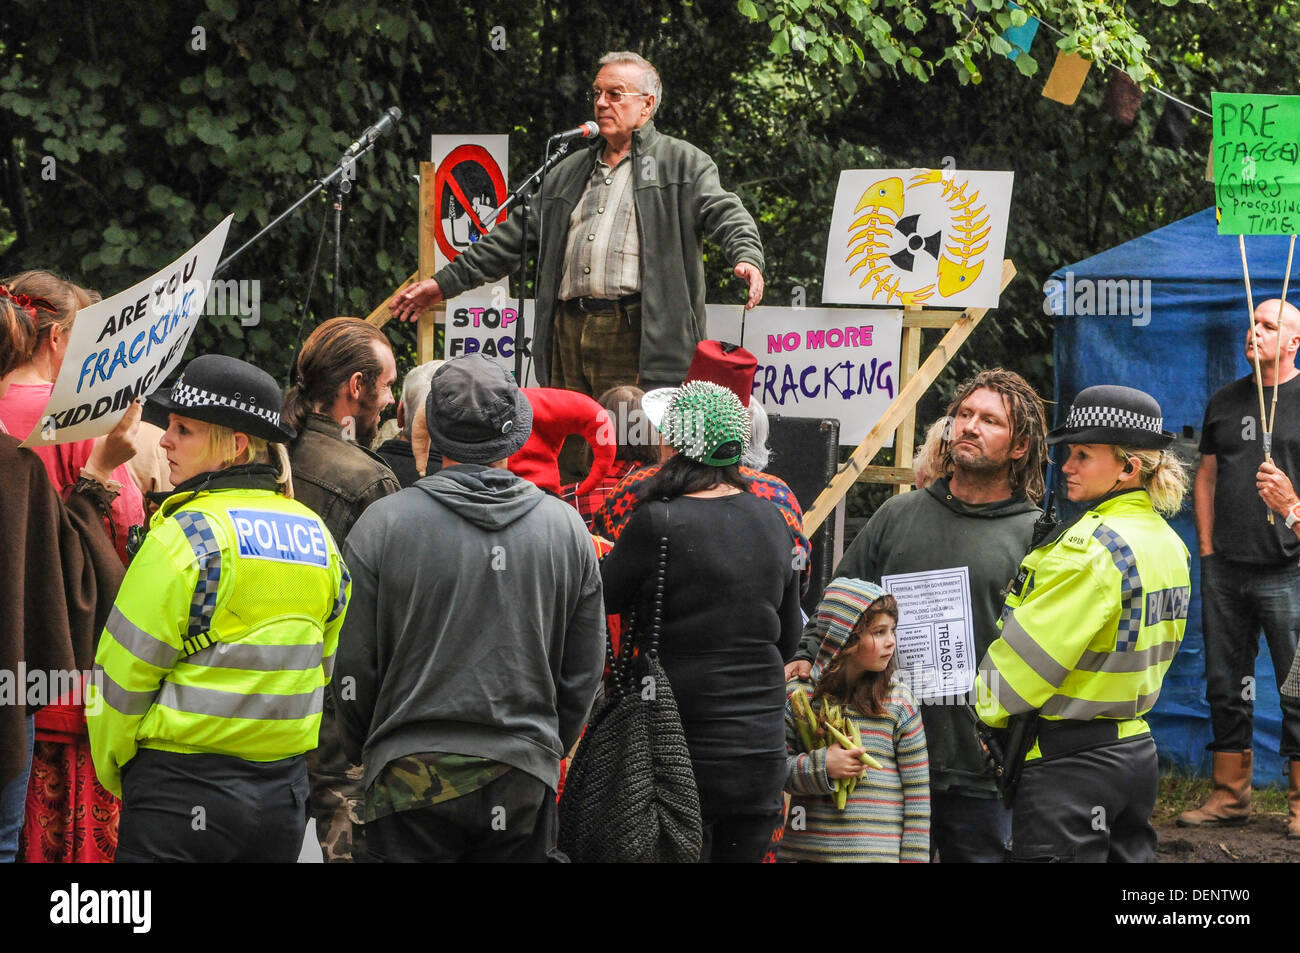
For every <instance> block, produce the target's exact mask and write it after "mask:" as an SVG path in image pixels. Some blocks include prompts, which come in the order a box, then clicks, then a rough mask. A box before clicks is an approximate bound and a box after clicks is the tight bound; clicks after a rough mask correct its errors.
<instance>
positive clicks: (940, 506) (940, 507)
mask: <svg viewBox="0 0 1300 953" xmlns="http://www.w3.org/2000/svg"><path fill="white" fill-rule="evenodd" d="M1040 512H1041V511H1040V510H1039V509H1038V507H1037V506H1035V505H1034V504H1033V503H1032V502H1031V501H1030V500H1029V499H1027V498H1026V497H1024V496H1018V497H1013V498H1011V499H1009V500H1002V501H1000V502H997V503H984V504H979V505H975V504H970V503H963V502H962V501H961V500H959V499H957V498H956V497H955V496H953V495H952V493H950V492H949V490H948V480H947V479H941V480H936V481H935V482H934V483H932V484H930V486H929V487H927V488H926V489H924V490H918V491H916V492H915V493H904V494H902V495H901V496H893V497H890V498H889V499H888V500H886V501H885V502H884V503H883V504H881V506H880V509H878V510H876V512H875V513H874V514H873V515H872V517H871V519H870V520H868V521H867V525H866V526H865V527H864V528H863V530H862V532H861V533H859V534H858V536H857V538H856V539H854V540H853V543H852V545H850V546H849V548H848V549H847V550H845V552H844V556H843V558H842V559H841V560H840V563H839V565H838V566H836V567H835V575H836V576H849V577H851V578H854V579H866V580H868V581H870V582H875V583H879V582H880V579H881V577H882V576H889V575H894V574H896V573H907V572H924V571H926V570H930V569H949V568H952V567H955V566H966V567H968V569H969V570H970V599H971V612H973V613H974V615H975V658H977V659H981V658H983V657H984V654H985V653H986V652H987V651H988V647H989V645H991V644H992V643H993V641H994V640H995V639H997V637H998V629H997V621H998V616H999V615H1000V614H1001V612H1002V602H1003V591H1004V590H1005V588H1006V586H1007V584H1008V583H1009V582H1011V581H1012V580H1013V579H1014V578H1015V575H1016V570H1017V569H1019V567H1020V560H1021V559H1022V558H1023V557H1024V555H1025V553H1027V552H1028V551H1029V543H1030V541H1031V539H1032V538H1033V533H1034V520H1036V519H1037V518H1038V514H1039V513H1040ZM901 621H902V622H904V623H905V622H906V621H907V620H906V619H903V620H901ZM821 642H822V637H821V634H820V633H818V631H817V626H816V621H815V619H814V620H810V621H809V623H808V625H807V626H805V628H804V635H803V640H802V641H801V642H800V643H799V651H797V652H796V653H795V656H794V657H795V658H796V659H806V660H808V661H810V662H811V661H812V660H813V659H814V658H816V657H817V651H818V649H819V648H820V647H821ZM921 717H922V719H923V721H924V722H925V738H926V744H927V745H928V746H929V749H930V786H931V788H932V789H934V790H938V791H946V790H955V792H956V793H962V794H971V795H974V796H986V797H993V796H995V794H996V791H997V785H996V784H995V783H994V780H993V775H992V774H991V773H990V771H989V769H988V767H987V763H986V761H985V758H984V753H983V751H982V750H981V748H980V746H979V741H978V739H977V737H976V734H975V728H974V723H973V722H972V721H971V719H970V716H969V715H968V714H967V713H966V712H964V711H962V710H961V706H958V705H935V704H925V703H922V705H921Z"/></svg>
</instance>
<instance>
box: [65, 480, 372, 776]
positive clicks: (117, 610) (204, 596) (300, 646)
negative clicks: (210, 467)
mask: <svg viewBox="0 0 1300 953" xmlns="http://www.w3.org/2000/svg"><path fill="white" fill-rule="evenodd" d="M351 588H352V580H351V578H350V577H349V576H348V572H347V568H346V567H345V566H344V565H343V560H342V558H341V557H340V556H339V552H338V549H337V547H336V546H335V544H334V540H333V538H332V537H331V536H330V533H329V530H327V529H326V528H325V524H324V523H323V522H322V521H321V519H320V517H318V516H317V515H316V514H315V513H313V512H312V511H311V510H309V509H307V507H305V506H303V505H302V504H301V503H298V502H296V501H294V500H289V499H285V498H284V497H283V496H282V495H280V494H279V493H276V492H274V491H271V490H266V489H247V488H232V489H218V490H211V491H205V492H202V493H199V494H198V495H195V496H192V495H190V494H188V493H181V494H176V495H175V496H172V497H171V498H170V499H168V500H167V501H166V502H165V503H164V504H163V506H162V507H161V508H160V509H159V511H158V512H157V513H156V514H154V517H153V519H152V520H151V521H150V530H149V534H148V536H147V537H146V538H145V541H144V544H143V546H141V548H140V552H139V553H138V554H137V555H136V557H135V559H134V560H133V561H132V563H131V567H130V568H129V569H128V570H127V573H126V578H125V579H124V580H123V582H122V588H121V590H120V591H119V592H118V596H117V600H116V601H115V602H114V605H113V610H112V613H111V614H110V615H109V617H108V622H107V624H106V625H105V628H104V632H103V634H102V636H101V637H100V642H99V649H98V651H97V652H96V653H95V669H94V674H93V678H92V680H91V682H92V684H91V687H90V689H89V690H88V692H87V701H86V724H87V727H88V729H89V733H90V748H91V756H92V757H93V759H94V762H95V772H96V774H98V775H99V780H100V783H101V784H103V785H104V787H106V788H107V789H108V790H110V791H112V792H113V793H114V794H117V795H119V796H120V795H121V793H122V777H121V772H122V767H123V766H124V765H125V764H126V763H127V762H128V761H130V760H131V758H133V757H134V756H135V753H136V750H137V749H138V748H155V749H160V750H163V751H174V752H181V753H211V754H224V755H231V756H233V757H237V758H243V759H245V760H247V761H278V760H280V759H282V758H289V757H293V756H295V755H300V754H303V753H305V752H307V751H310V750H312V749H314V748H315V747H316V746H317V741H318V735H319V733H320V720H321V703H322V700H323V697H324V691H325V686H326V685H327V684H328V682H329V678H330V671H331V670H332V669H333V667H334V652H335V649H336V648H337V647H338V638H339V629H340V628H341V627H342V625H343V617H344V613H345V611H346V609H347V603H348V597H349V595H350V592H351Z"/></svg>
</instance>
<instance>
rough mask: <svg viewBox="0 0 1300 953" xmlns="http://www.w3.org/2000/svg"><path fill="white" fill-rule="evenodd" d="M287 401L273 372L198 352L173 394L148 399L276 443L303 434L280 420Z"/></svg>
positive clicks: (174, 411) (173, 410) (184, 414)
mask: <svg viewBox="0 0 1300 953" xmlns="http://www.w3.org/2000/svg"><path fill="white" fill-rule="evenodd" d="M283 402H284V398H283V396H282V395H281V394H280V388H279V387H278V386H276V383H275V379H274V378H273V377H271V375H270V374H268V373H266V371H264V370H261V369H260V368H256V367H254V366H253V365H252V364H249V363H247V362H245V361H241V360H239V359H238V358H235V357H227V356H226V355H224V354H204V355H202V356H200V357H196V358H195V359H194V360H192V361H190V362H189V364H187V365H186V366H185V370H184V371H182V372H181V376H180V377H178V378H176V383H175V384H173V385H172V390H171V393H170V394H154V395H153V396H152V397H150V398H149V403H151V404H154V405H156V406H158V407H161V408H162V409H163V410H164V411H166V412H167V413H169V414H178V415H180V416H181V417H193V418H194V419H195V420H203V421H206V422H207V423H210V424H219V425H220V426H222V427H229V428H230V429H231V430H234V431H237V432H239V433H246V434H248V435H249V436H252V437H261V438H262V439H263V440H269V441H271V442H272V443H284V442H286V441H288V440H292V439H293V438H294V437H296V436H297V435H298V434H297V431H295V430H294V429H293V428H292V427H290V426H289V425H288V424H285V423H282V422H281V421H280V409H281V405H282V404H283Z"/></svg>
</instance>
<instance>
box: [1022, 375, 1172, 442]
mask: <svg viewBox="0 0 1300 953" xmlns="http://www.w3.org/2000/svg"><path fill="white" fill-rule="evenodd" d="M1047 442H1048V443H1050V444H1058V443H1111V444H1115V445H1116V446H1119V447H1127V448H1129V449H1132V450H1163V449H1165V448H1166V447H1168V446H1169V445H1170V444H1171V443H1173V442H1174V435H1173V434H1172V433H1170V432H1169V431H1168V430H1165V429H1164V415H1163V414H1162V413H1161V411H1160V404H1159V403H1158V402H1157V401H1156V399H1155V398H1154V397H1152V396H1151V395H1150V394H1147V393H1145V392H1143V391H1140V390H1138V389H1137V388H1135V387H1121V386H1120V385H1118V384H1098V385H1097V386H1095V387H1087V388H1084V389H1083V390H1082V391H1080V392H1079V396H1078V397H1076V398H1074V403H1073V404H1071V405H1070V413H1069V414H1068V415H1067V416H1066V418H1065V423H1064V424H1062V425H1061V426H1059V427H1057V428H1056V429H1055V430H1053V431H1052V432H1051V433H1049V434H1048V435H1047Z"/></svg>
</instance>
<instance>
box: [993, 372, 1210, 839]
mask: <svg viewBox="0 0 1300 953" xmlns="http://www.w3.org/2000/svg"><path fill="white" fill-rule="evenodd" d="M1172 442H1173V434H1171V433H1169V432H1168V431H1166V430H1163V429H1162V415H1161V411H1160V405H1159V404H1158V403H1157V402H1156V401H1155V399H1154V398H1152V397H1150V396H1149V395H1148V394H1145V393H1143V392H1142V391H1139V390H1135V389H1133V388H1131V387H1118V386H1101V387H1089V388H1087V389H1086V390H1084V391H1083V392H1082V393H1080V394H1079V396H1078V397H1077V398H1076V399H1075V401H1074V404H1073V406H1071V408H1070V413H1069V416H1068V417H1067V418H1066V421H1065V425H1064V426H1062V427H1059V428H1058V429H1056V430H1054V431H1052V433H1051V434H1049V435H1048V443H1052V444H1058V443H1064V444H1068V445H1069V447H1070V455H1069V459H1068V460H1067V461H1066V463H1065V465H1064V466H1063V467H1062V472H1063V473H1064V474H1065V478H1066V481H1067V485H1068V488H1069V497H1070V499H1071V500H1074V501H1076V502H1086V503H1089V504H1091V507H1092V508H1091V509H1089V510H1088V511H1087V512H1085V513H1084V514H1083V515H1082V516H1080V517H1079V518H1078V519H1076V520H1074V521H1073V522H1071V523H1069V524H1067V525H1066V526H1064V527H1063V528H1059V529H1058V530H1057V531H1056V532H1055V534H1054V535H1053V536H1052V537H1050V538H1049V539H1048V541H1047V542H1045V543H1043V544H1042V545H1040V546H1038V547H1037V548H1036V549H1034V550H1032V551H1031V552H1030V553H1029V555H1028V556H1026V557H1025V559H1024V561H1023V562H1022V564H1021V567H1020V572H1019V574H1018V575H1017V577H1016V579H1015V580H1014V582H1013V583H1012V584H1011V587H1010V589H1009V592H1008V595H1007V600H1006V605H1005V606H1004V608H1003V611H1002V619H1001V622H1000V623H999V625H1000V628H1001V630H1002V634H1001V637H1000V638H999V639H997V641H995V642H994V643H993V644H992V645H991V646H990V647H989V650H988V654H987V655H985V657H984V660H983V661H982V662H981V663H980V667H979V678H978V683H977V693H978V700H979V703H978V706H977V711H978V713H979V716H980V718H981V719H983V720H984V721H985V722H986V723H987V724H989V725H993V726H995V727H1001V726H1003V725H1005V724H1006V723H1007V720H1008V718H1009V717H1010V716H1012V715H1018V714H1021V713H1026V712H1037V714H1038V716H1039V717H1038V723H1037V725H1038V735H1037V742H1036V743H1035V744H1034V745H1033V746H1032V747H1031V748H1030V749H1029V751H1028V753H1027V754H1026V756H1025V761H1024V769H1023V772H1022V774H1021V779H1020V784H1019V788H1018V790H1017V793H1016V799H1015V804H1014V808H1015V811H1014V814H1013V817H1012V843H1013V847H1012V858H1013V859H1014V860H1058V861H1108V860H1109V861H1137V862H1150V861H1153V860H1155V846H1156V834H1155V830H1154V829H1153V828H1152V827H1151V810H1152V808H1153V807H1154V806H1155V800H1156V787H1157V773H1156V748H1155V743H1154V742H1153V741H1152V739H1151V733H1150V730H1149V729H1148V728H1147V725H1146V722H1145V721H1143V719H1142V716H1143V715H1144V714H1146V713H1147V712H1148V711H1150V710H1151V708H1152V706H1153V705H1155V702H1156V698H1157V697H1159V694H1160V683H1161V681H1162V679H1163V678H1164V674H1165V671H1166V670H1167V669H1168V668H1169V664H1170V662H1171V661H1172V660H1173V657H1174V654H1175V653H1176V652H1177V651H1178V645H1179V643H1180V642H1181V641H1182V638H1183V630H1184V629H1185V627H1186V624H1187V602H1188V598H1189V596H1190V593H1191V582H1190V578H1189V576H1188V557H1187V548H1186V547H1185V546H1184V545H1183V543H1182V540H1180V539H1179V538H1178V536H1177V535H1176V534H1175V533H1174V531H1173V530H1172V529H1171V528H1170V527H1169V524H1167V523H1166V522H1165V521H1164V520H1163V519H1162V518H1161V516H1160V515H1159V514H1162V513H1163V514H1164V515H1166V516H1170V515H1173V514H1174V513H1176V512H1177V511H1178V509H1179V507H1180V506H1181V505H1182V501H1183V497H1184V495H1185V494H1186V491H1187V477H1186V474H1185V472H1184V470H1183V466H1182V464H1181V463H1180V462H1179V461H1178V459H1177V458H1176V457H1174V456H1173V455H1172V454H1171V453H1170V452H1169V451H1168V450H1167V449H1166V448H1167V447H1168V446H1169V444H1170V443H1172Z"/></svg>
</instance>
